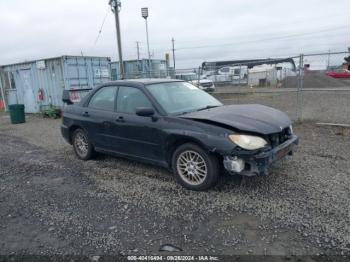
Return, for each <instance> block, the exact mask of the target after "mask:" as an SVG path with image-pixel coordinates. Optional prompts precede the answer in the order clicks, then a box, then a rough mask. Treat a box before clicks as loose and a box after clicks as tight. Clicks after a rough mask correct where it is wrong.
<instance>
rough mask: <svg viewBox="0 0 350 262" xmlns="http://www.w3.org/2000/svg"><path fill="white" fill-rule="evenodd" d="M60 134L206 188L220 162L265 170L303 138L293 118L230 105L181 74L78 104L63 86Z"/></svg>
mask: <svg viewBox="0 0 350 262" xmlns="http://www.w3.org/2000/svg"><path fill="white" fill-rule="evenodd" d="M63 101H64V102H65V103H67V104H68V105H67V106H65V108H64V110H63V124H62V128H61V129H62V134H63V137H64V138H65V140H66V141H67V142H68V143H70V144H72V145H73V148H74V151H75V153H76V155H77V156H78V157H79V158H80V159H83V160H88V159H90V158H92V157H93V156H94V154H95V153H96V152H101V153H106V154H112V155H115V156H118V157H126V158H129V159H132V160H137V161H143V162H147V163H151V164H155V165H159V166H163V167H166V168H169V169H172V171H173V173H174V175H175V177H176V178H177V180H178V181H179V183H180V184H181V185H183V186H184V187H186V188H188V189H192V190H206V189H208V188H210V187H212V186H213V185H215V184H216V183H217V181H218V179H219V176H220V170H222V168H221V167H224V168H225V169H226V170H227V171H228V172H229V173H230V174H239V175H247V176H251V175H265V174H267V169H268V167H269V166H270V165H271V164H272V163H274V162H275V161H278V160H279V159H281V158H283V157H285V156H286V155H288V154H289V155H291V154H292V153H293V148H294V146H295V145H297V144H298V138H297V136H295V135H294V134H293V130H292V126H291V121H290V119H289V118H288V116H287V115H286V114H285V113H283V112H281V111H278V110H276V109H273V108H270V107H266V106H262V105H229V106H224V105H222V104H221V103H220V102H219V101H218V100H216V99H215V98H214V97H212V96H211V95H210V94H208V93H206V92H204V91H202V90H200V89H198V88H197V87H195V86H193V85H192V84H190V83H187V82H184V81H181V80H169V79H146V80H121V81H115V82H110V83H107V84H103V85H102V86H99V87H97V88H95V89H93V90H92V91H91V92H90V93H89V94H88V95H86V96H85V97H84V98H83V99H82V100H81V101H80V102H79V103H76V104H73V103H72V102H71V100H70V99H69V92H68V91H64V93H63Z"/></svg>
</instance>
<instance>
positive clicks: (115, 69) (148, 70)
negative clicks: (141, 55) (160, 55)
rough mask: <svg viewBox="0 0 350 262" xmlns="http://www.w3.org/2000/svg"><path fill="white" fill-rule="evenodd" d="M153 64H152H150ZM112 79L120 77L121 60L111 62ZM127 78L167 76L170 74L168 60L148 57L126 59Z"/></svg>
mask: <svg viewBox="0 0 350 262" xmlns="http://www.w3.org/2000/svg"><path fill="white" fill-rule="evenodd" d="M149 64H151V66H149ZM110 67H111V78H112V80H118V79H120V70H119V62H111V66H110ZM124 71H125V77H124V78H125V79H137V78H165V77H167V76H168V75H169V72H168V71H169V67H168V65H167V62H166V60H161V59H151V60H150V62H149V60H148V59H141V60H127V61H124Z"/></svg>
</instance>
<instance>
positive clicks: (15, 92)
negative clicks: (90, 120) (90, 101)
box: [0, 56, 111, 113]
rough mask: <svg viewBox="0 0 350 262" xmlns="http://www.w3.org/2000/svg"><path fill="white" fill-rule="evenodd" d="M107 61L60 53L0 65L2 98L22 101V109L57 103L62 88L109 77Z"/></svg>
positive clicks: (34, 109) (86, 86)
mask: <svg viewBox="0 0 350 262" xmlns="http://www.w3.org/2000/svg"><path fill="white" fill-rule="evenodd" d="M109 63H110V58H108V57H88V56H61V57H55V58H48V59H40V60H35V61H29V62H22V63H17V64H11V65H5V66H1V70H0V71H1V73H0V78H1V82H2V86H3V89H4V90H5V93H6V94H5V98H6V102H7V104H16V103H19V104H24V105H25V111H26V113H37V112H40V110H41V108H42V107H44V106H48V105H52V106H57V107H60V106H62V105H63V103H62V91H63V90H78V91H79V90H86V89H91V88H93V87H94V86H96V85H98V84H102V83H105V82H107V81H110V80H111V77H110V68H109ZM78 91H77V93H78Z"/></svg>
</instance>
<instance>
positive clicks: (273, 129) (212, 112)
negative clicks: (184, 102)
mask: <svg viewBox="0 0 350 262" xmlns="http://www.w3.org/2000/svg"><path fill="white" fill-rule="evenodd" d="M181 117H182V118H186V119H193V120H204V121H210V122H213V123H219V124H224V125H228V126H231V127H233V128H235V129H238V130H240V131H246V132H254V133H259V134H264V135H267V134H273V133H278V132H281V130H282V129H284V128H286V127H288V126H289V125H290V124H291V121H290V119H289V117H288V116H287V115H286V114H285V113H283V112H281V111H279V110H276V109H274V108H271V107H268V106H263V105H228V106H220V107H215V108H211V109H207V110H201V111H196V112H192V113H188V114H185V115H182V116H181Z"/></svg>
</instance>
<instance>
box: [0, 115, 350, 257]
mask: <svg viewBox="0 0 350 262" xmlns="http://www.w3.org/2000/svg"><path fill="white" fill-rule="evenodd" d="M59 126H60V120H49V119H45V120H44V119H41V118H40V117H36V116H30V117H28V118H27V123H26V124H21V125H10V124H9V118H8V117H7V116H6V115H4V114H0V145H1V146H0V254H11V253H17V254H18V253H30V254H89V255H91V254H145V253H146V254H156V253H158V250H159V247H160V245H162V244H165V243H169V244H173V245H175V246H177V247H180V248H181V249H183V250H184V251H183V252H179V253H180V254H182V253H184V254H274V255H293V254H298V255H302V254H323V253H326V254H350V213H349V212H350V211H349V210H350V194H349V192H350V190H349V189H350V161H348V159H349V158H350V151H349V148H350V139H349V138H350V131H349V130H346V129H341V128H334V127H332V128H328V127H318V126H316V125H314V124H313V123H311V122H308V123H304V124H300V125H297V126H295V132H296V133H297V134H298V135H299V136H300V138H301V143H300V147H299V149H298V152H297V153H296V154H295V155H294V156H293V157H292V158H288V159H286V160H284V161H283V162H281V163H278V164H277V165H276V166H274V167H273V168H272V170H271V174H270V175H269V176H265V177H251V178H239V177H231V176H228V175H226V176H223V177H222V180H221V183H219V185H218V186H217V187H215V188H214V189H212V190H210V191H208V192H191V191H187V190H185V189H183V188H181V187H180V186H179V185H178V184H177V183H176V182H175V181H174V179H173V177H172V176H171V174H170V173H169V172H168V171H167V170H164V169H161V168H156V167H152V166H149V165H144V164H139V163H135V162H131V161H128V160H124V159H118V158H112V157H109V156H103V155H100V156H98V158H97V159H96V160H93V161H87V162H83V161H80V160H77V158H76V157H75V156H74V153H73V150H72V148H71V146H69V145H67V144H65V143H64V142H63V140H62V138H61V135H60V131H59ZM179 253H177V254H179Z"/></svg>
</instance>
